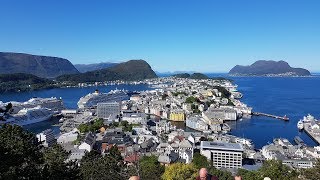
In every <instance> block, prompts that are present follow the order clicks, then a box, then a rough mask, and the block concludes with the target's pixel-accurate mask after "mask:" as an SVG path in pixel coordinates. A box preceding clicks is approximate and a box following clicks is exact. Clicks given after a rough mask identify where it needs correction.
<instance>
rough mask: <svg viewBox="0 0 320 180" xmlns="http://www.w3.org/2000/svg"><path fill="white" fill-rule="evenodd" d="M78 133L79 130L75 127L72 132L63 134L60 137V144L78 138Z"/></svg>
mask: <svg viewBox="0 0 320 180" xmlns="http://www.w3.org/2000/svg"><path fill="white" fill-rule="evenodd" d="M78 135H79V131H78V130H77V129H74V130H72V131H70V132H67V133H64V134H61V135H60V136H59V137H58V139H57V142H58V143H59V144H65V143H70V142H73V141H75V140H76V139H77V138H78Z"/></svg>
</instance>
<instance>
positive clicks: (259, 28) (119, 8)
mask: <svg viewBox="0 0 320 180" xmlns="http://www.w3.org/2000/svg"><path fill="white" fill-rule="evenodd" d="M0 3H1V5H0V24H1V25H0V51H5V52H25V53H31V54H39V55H50V56H58V57H63V58H67V59H69V60H70V61H71V62H72V63H74V64H77V63H95V62H108V61H111V62H119V61H126V60H130V59H145V60H146V61H148V62H149V64H150V65H151V66H152V67H153V69H155V70H156V71H160V72H166V71H199V72H227V71H229V70H230V69H231V68H232V67H233V66H234V65H236V64H241V65H248V64H251V63H253V62H254V61H256V60H259V59H273V60H285V61H287V62H289V64H290V65H292V66H294V67H304V68H307V69H309V70H311V71H319V70H320V10H319V9H320V1H317V0H314V1H312V0H264V1H262V0H259V1H258V0H200V1H196V0H192V1H191V0H158V1H156V0H154V1H153V0H127V1H124V0H104V1H103V0H99V1H98V0H90V1H84V0H66V1H56V0H45V1H44V0H0Z"/></svg>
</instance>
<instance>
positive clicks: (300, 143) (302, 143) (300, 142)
mask: <svg viewBox="0 0 320 180" xmlns="http://www.w3.org/2000/svg"><path fill="white" fill-rule="evenodd" d="M294 142H295V143H297V144H298V145H301V146H305V143H304V141H303V140H302V139H301V138H300V137H299V136H296V137H294Z"/></svg>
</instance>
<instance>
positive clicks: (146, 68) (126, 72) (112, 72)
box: [57, 60, 157, 82]
mask: <svg viewBox="0 0 320 180" xmlns="http://www.w3.org/2000/svg"><path fill="white" fill-rule="evenodd" d="M156 77H157V75H156V73H155V72H154V71H153V70H152V69H151V67H150V65H149V64H148V63H147V62H146V61H144V60H130V61H127V62H124V63H120V64H117V65H115V66H112V67H109V68H105V69H100V70H95V71H90V72H86V73H81V74H69V75H62V76H59V77H58V78H57V80H58V81H71V82H98V81H99V82H103V81H115V80H124V81H136V80H143V79H149V78H156Z"/></svg>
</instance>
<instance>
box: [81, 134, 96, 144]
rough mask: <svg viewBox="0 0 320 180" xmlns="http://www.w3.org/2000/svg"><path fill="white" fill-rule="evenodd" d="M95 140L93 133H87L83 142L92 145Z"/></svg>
mask: <svg viewBox="0 0 320 180" xmlns="http://www.w3.org/2000/svg"><path fill="white" fill-rule="evenodd" d="M95 139H96V136H95V135H94V134H93V133H91V132H89V133H88V134H87V135H86V137H85V139H84V142H85V143H87V144H90V145H93V144H94V142H95Z"/></svg>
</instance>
